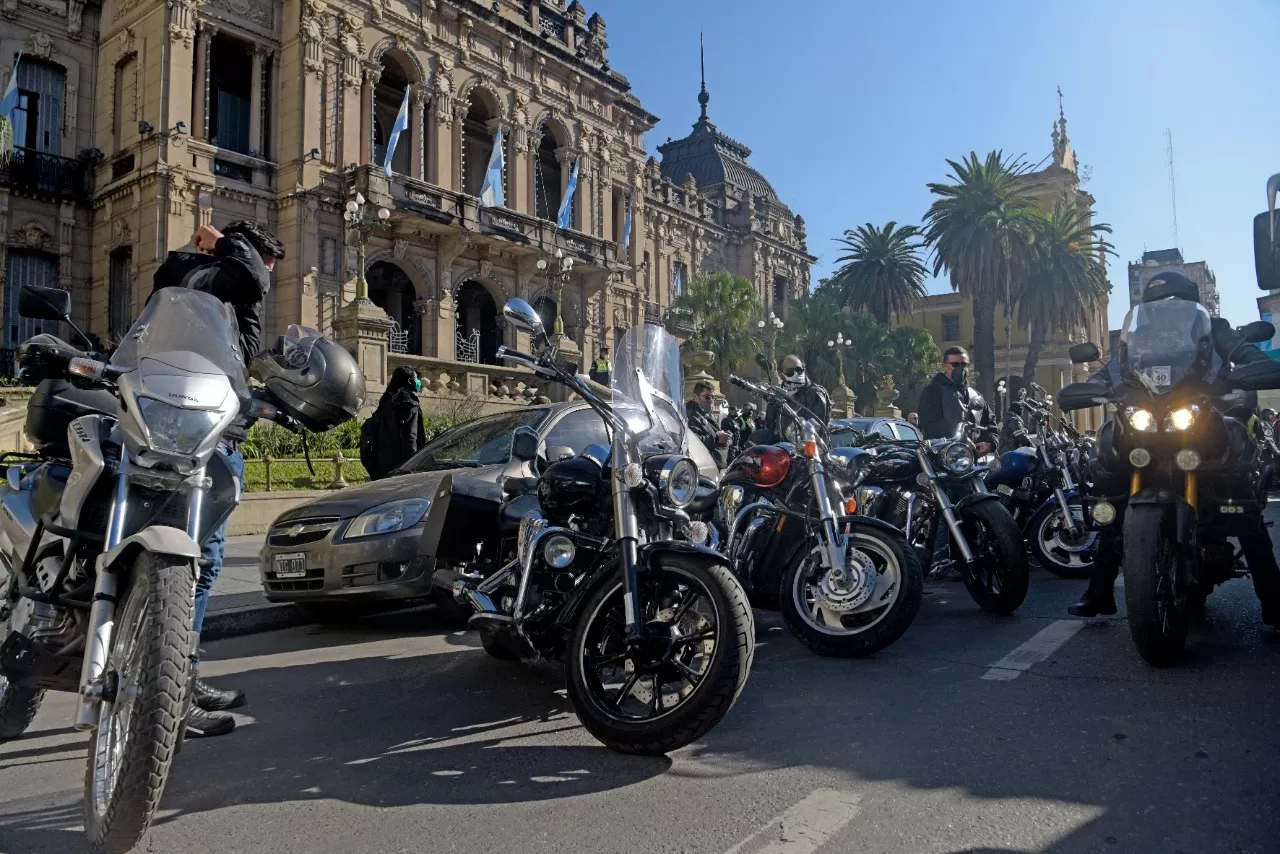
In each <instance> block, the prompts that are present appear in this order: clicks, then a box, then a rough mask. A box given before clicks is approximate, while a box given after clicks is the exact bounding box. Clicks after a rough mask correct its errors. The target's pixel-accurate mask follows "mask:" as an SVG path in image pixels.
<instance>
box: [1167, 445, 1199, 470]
mask: <svg viewBox="0 0 1280 854" xmlns="http://www.w3.org/2000/svg"><path fill="white" fill-rule="evenodd" d="M1173 463H1174V465H1176V466H1177V467H1178V468H1180V469H1182V470H1183V471H1195V470H1196V469H1198V468H1200V455H1199V454H1198V453H1196V452H1195V451H1194V450H1193V449H1191V448H1183V449H1182V450H1181V451H1178V453H1177V454H1175V455H1174V457H1173Z"/></svg>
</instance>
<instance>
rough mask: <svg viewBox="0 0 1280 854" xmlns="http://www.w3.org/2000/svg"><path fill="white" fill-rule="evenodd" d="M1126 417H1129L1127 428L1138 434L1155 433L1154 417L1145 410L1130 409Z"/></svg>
mask: <svg viewBox="0 0 1280 854" xmlns="http://www.w3.org/2000/svg"><path fill="white" fill-rule="evenodd" d="M1127 415H1128V417H1129V426H1130V427H1132V428H1133V429H1135V430H1137V431H1138V432H1139V433H1154V432H1155V431H1156V419H1155V416H1153V415H1152V414H1151V413H1150V412H1148V411H1147V410H1145V409H1134V408H1133V407H1130V408H1129V411H1128V413H1127Z"/></svg>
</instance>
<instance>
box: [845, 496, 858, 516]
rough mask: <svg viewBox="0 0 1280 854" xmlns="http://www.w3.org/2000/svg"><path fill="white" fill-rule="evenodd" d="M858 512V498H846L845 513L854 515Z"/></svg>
mask: <svg viewBox="0 0 1280 854" xmlns="http://www.w3.org/2000/svg"><path fill="white" fill-rule="evenodd" d="M857 512H858V499H856V498H846V499H845V500H844V515H846V516H853V515H856V514H857Z"/></svg>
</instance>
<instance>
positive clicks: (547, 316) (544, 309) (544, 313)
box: [533, 296, 556, 335]
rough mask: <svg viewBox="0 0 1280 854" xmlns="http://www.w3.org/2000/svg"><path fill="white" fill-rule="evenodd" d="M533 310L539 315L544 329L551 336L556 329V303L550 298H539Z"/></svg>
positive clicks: (534, 302) (534, 303) (535, 301)
mask: <svg viewBox="0 0 1280 854" xmlns="http://www.w3.org/2000/svg"><path fill="white" fill-rule="evenodd" d="M533 310H534V311H536V312H537V313H538V317H539V318H540V319H541V320H542V327H543V328H544V329H546V330H547V334H548V335H550V334H551V333H552V331H553V330H554V329H555V328H556V301H555V300H553V299H552V298H551V297H548V296H541V297H538V298H537V299H536V300H534V301H533Z"/></svg>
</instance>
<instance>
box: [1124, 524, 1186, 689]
mask: <svg viewBox="0 0 1280 854" xmlns="http://www.w3.org/2000/svg"><path fill="white" fill-rule="evenodd" d="M1171 525H1172V519H1171V518H1170V514H1169V512H1168V508H1166V507H1162V506H1159V505H1138V506H1136V507H1135V506H1130V507H1129V509H1128V511H1127V512H1126V513H1125V520H1124V604H1125V609H1126V610H1127V612H1128V619H1129V634H1130V635H1132V637H1133V643H1134V646H1136V647H1137V648H1138V654H1139V655H1141V656H1142V657H1143V658H1144V659H1146V661H1147V663H1148V664H1152V665H1154V666H1156V667H1171V666H1173V665H1175V664H1177V663H1178V662H1179V661H1180V660H1181V659H1182V654H1183V652H1184V651H1185V650H1186V646H1187V627H1188V625H1189V624H1190V621H1191V614H1190V610H1189V608H1188V607H1187V604H1188V603H1187V602H1186V601H1185V600H1184V601H1183V602H1182V603H1181V604H1179V602H1178V594H1177V590H1176V585H1175V583H1174V581H1175V577H1176V574H1177V571H1178V556H1177V554H1176V552H1175V551H1174V546H1173V532H1172V531H1171V530H1169V528H1170V526H1171Z"/></svg>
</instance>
